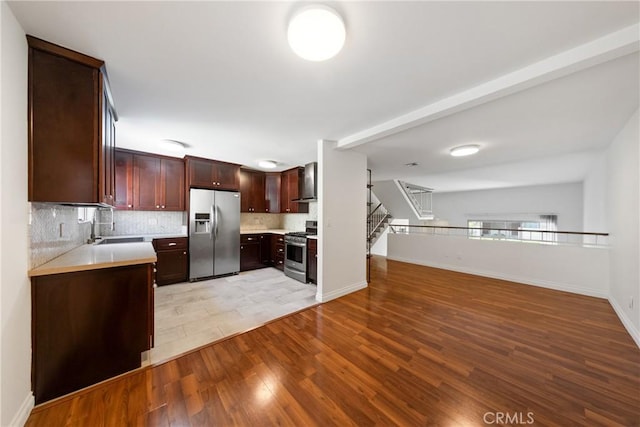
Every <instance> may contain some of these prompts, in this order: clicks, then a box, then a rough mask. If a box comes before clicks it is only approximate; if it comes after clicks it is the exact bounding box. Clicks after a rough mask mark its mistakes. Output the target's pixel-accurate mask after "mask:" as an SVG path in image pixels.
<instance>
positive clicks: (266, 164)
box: [258, 160, 278, 169]
mask: <svg viewBox="0 0 640 427" xmlns="http://www.w3.org/2000/svg"><path fill="white" fill-rule="evenodd" d="M258 166H260V167H261V168H265V169H273V168H275V167H276V166H278V162H276V161H275V160H260V161H259V162H258Z"/></svg>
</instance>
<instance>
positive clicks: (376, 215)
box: [367, 203, 392, 247]
mask: <svg viewBox="0 0 640 427" xmlns="http://www.w3.org/2000/svg"><path fill="white" fill-rule="evenodd" d="M391 218H392V216H391V214H390V213H389V212H388V211H387V208H385V207H384V205H383V204H382V203H380V204H378V206H376V208H375V209H374V210H373V211H371V213H370V214H369V215H368V216H367V242H368V243H369V247H371V246H373V244H374V243H375V242H376V240H378V237H380V235H381V234H382V232H383V231H384V230H385V228H387V225H389V221H391Z"/></svg>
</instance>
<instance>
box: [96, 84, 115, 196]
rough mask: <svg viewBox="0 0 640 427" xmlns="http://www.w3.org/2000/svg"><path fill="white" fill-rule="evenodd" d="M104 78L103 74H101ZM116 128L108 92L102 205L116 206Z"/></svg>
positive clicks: (104, 111) (104, 98)
mask: <svg viewBox="0 0 640 427" xmlns="http://www.w3.org/2000/svg"><path fill="white" fill-rule="evenodd" d="M101 76H102V74H101ZM115 149H116V127H115V117H114V112H113V107H112V106H111V104H110V103H109V97H108V96H107V93H106V90H103V95H102V147H101V153H102V156H101V158H100V162H99V163H100V177H99V179H100V189H101V194H102V203H107V204H109V205H112V206H115Z"/></svg>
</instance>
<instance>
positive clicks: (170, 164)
mask: <svg viewBox="0 0 640 427" xmlns="http://www.w3.org/2000/svg"><path fill="white" fill-rule="evenodd" d="M115 163H116V196H115V200H116V207H117V208H118V209H129V210H139V211H154V210H164V211H183V210H184V199H185V197H184V190H185V185H184V162H183V161H182V159H176V158H173V157H165V156H158V155H154V154H148V153H139V152H135V151H129V150H116V161H115Z"/></svg>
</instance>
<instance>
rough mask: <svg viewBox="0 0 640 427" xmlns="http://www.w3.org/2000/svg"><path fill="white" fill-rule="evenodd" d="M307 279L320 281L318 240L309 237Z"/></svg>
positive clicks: (312, 281) (315, 281)
mask: <svg viewBox="0 0 640 427" xmlns="http://www.w3.org/2000/svg"><path fill="white" fill-rule="evenodd" d="M307 281H308V282H311V283H318V241H317V240H316V239H307Z"/></svg>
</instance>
